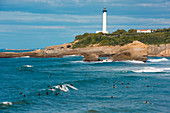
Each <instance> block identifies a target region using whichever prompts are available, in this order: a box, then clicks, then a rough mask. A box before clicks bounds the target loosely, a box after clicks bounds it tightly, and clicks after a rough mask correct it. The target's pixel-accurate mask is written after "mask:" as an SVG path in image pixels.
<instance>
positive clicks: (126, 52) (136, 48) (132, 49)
mask: <svg viewBox="0 0 170 113" xmlns="http://www.w3.org/2000/svg"><path fill="white" fill-rule="evenodd" d="M146 56H147V46H146V45H145V44H143V43H141V42H139V41H134V42H133V43H129V44H127V45H124V46H122V47H120V51H119V52H117V53H116V54H115V55H112V56H111V57H109V60H113V61H125V60H138V61H143V62H146V61H147V57H146Z"/></svg>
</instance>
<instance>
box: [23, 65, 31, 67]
mask: <svg viewBox="0 0 170 113" xmlns="http://www.w3.org/2000/svg"><path fill="white" fill-rule="evenodd" d="M23 67H33V66H32V65H23Z"/></svg>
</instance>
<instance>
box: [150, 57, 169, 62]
mask: <svg viewBox="0 0 170 113" xmlns="http://www.w3.org/2000/svg"><path fill="white" fill-rule="evenodd" d="M147 61H149V62H162V61H169V60H168V59H167V58H161V59H149V60H147Z"/></svg>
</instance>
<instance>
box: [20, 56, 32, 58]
mask: <svg viewBox="0 0 170 113" xmlns="http://www.w3.org/2000/svg"><path fill="white" fill-rule="evenodd" d="M20 58H30V56H23V57H20Z"/></svg>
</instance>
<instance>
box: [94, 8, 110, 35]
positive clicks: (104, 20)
mask: <svg viewBox="0 0 170 113" xmlns="http://www.w3.org/2000/svg"><path fill="white" fill-rule="evenodd" d="M99 32H102V33H109V31H107V10H106V7H104V9H103V31H96V33H99Z"/></svg>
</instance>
